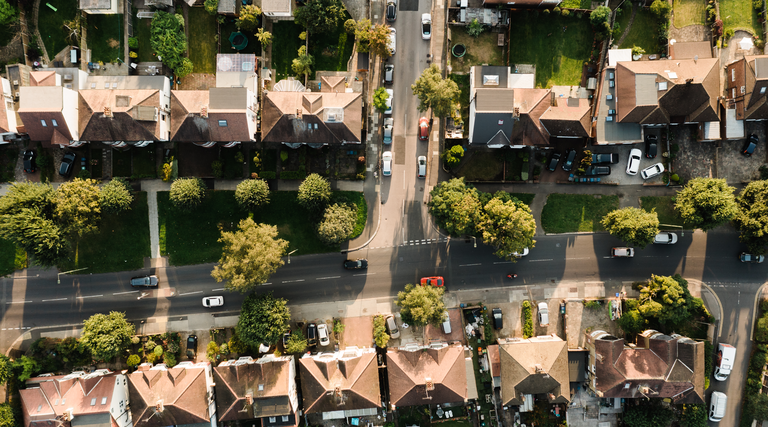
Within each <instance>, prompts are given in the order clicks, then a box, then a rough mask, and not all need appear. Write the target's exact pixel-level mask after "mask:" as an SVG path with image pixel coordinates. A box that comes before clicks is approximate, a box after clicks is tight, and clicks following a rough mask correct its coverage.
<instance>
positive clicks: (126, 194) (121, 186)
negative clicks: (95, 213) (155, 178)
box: [99, 178, 133, 214]
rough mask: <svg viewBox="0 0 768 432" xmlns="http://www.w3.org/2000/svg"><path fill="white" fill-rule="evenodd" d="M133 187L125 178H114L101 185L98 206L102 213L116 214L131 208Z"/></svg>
mask: <svg viewBox="0 0 768 432" xmlns="http://www.w3.org/2000/svg"><path fill="white" fill-rule="evenodd" d="M132 191H133V188H132V187H131V185H130V183H128V182H127V181H125V179H121V178H114V179H112V180H110V181H109V183H107V184H105V185H104V186H102V187H101V190H100V191H99V206H100V207H101V211H103V212H104V213H113V214H117V213H120V212H123V211H125V210H128V209H129V208H131V203H133V195H132V194H131V192H132Z"/></svg>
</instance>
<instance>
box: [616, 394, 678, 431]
mask: <svg viewBox="0 0 768 432" xmlns="http://www.w3.org/2000/svg"><path fill="white" fill-rule="evenodd" d="M673 419H674V413H673V412H672V410H670V409H669V408H667V407H665V406H663V405H662V404H661V400H659V399H651V400H650V401H647V400H641V401H640V403H639V404H637V405H629V406H628V407H627V409H626V410H625V411H624V417H623V419H622V420H623V422H624V426H629V427H644V428H648V427H667V426H669V425H670V424H671V423H672V420H673Z"/></svg>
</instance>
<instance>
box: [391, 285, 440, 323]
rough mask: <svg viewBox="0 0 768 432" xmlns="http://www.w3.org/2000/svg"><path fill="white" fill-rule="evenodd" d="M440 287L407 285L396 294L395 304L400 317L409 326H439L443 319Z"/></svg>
mask: <svg viewBox="0 0 768 432" xmlns="http://www.w3.org/2000/svg"><path fill="white" fill-rule="evenodd" d="M444 293H445V290H444V289H443V288H442V287H436V286H431V285H413V284H408V285H406V286H405V288H404V289H403V291H400V292H398V293H397V300H395V304H396V305H397V306H399V307H400V317H401V318H402V320H403V322H404V323H406V324H409V325H416V326H424V325H427V324H432V325H440V323H442V322H443V320H444V319H445V304H444V303H443V294H444Z"/></svg>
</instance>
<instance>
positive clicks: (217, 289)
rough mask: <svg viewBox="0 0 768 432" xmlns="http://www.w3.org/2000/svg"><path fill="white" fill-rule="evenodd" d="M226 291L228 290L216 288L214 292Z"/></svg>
mask: <svg viewBox="0 0 768 432" xmlns="http://www.w3.org/2000/svg"><path fill="white" fill-rule="evenodd" d="M225 289H226V288H216V289H215V290H213V291H224V290H225Z"/></svg>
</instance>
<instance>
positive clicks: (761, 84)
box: [724, 55, 768, 139]
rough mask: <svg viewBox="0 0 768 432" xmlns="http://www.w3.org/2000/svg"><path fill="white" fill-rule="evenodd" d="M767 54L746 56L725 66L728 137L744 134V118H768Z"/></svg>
mask: <svg viewBox="0 0 768 432" xmlns="http://www.w3.org/2000/svg"><path fill="white" fill-rule="evenodd" d="M767 88H768V56H765V55H761V56H745V57H743V58H740V59H738V60H736V61H734V62H732V63H730V64H728V65H727V66H726V69H725V101H726V119H725V134H724V135H725V136H724V138H725V139H737V138H744V136H745V132H744V129H745V128H744V122H745V121H763V120H766V119H768V99H767V98H766V89H767Z"/></svg>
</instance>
